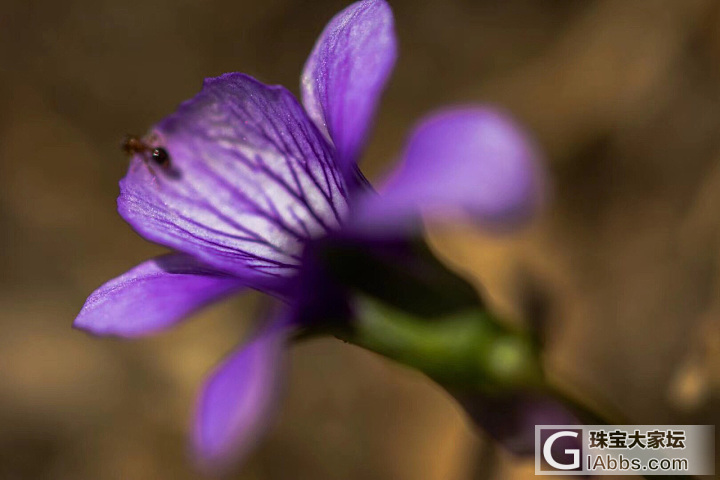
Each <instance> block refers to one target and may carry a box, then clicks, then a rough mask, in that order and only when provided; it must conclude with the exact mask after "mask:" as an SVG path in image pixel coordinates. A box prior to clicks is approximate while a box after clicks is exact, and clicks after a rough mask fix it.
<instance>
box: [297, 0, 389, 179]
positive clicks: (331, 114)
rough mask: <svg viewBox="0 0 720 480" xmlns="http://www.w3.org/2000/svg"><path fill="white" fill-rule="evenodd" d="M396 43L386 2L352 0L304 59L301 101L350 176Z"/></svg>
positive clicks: (378, 0)
mask: <svg viewBox="0 0 720 480" xmlns="http://www.w3.org/2000/svg"><path fill="white" fill-rule="evenodd" d="M396 43H397V42H396V39H395V29H394V21H393V15H392V11H391V10H390V7H389V6H388V4H387V3H386V2H385V1H384V0H366V1H362V2H356V3H353V4H352V5H350V6H349V7H347V8H346V9H345V10H343V11H342V12H340V13H339V14H337V15H336V16H335V17H334V18H333V19H332V20H331V21H330V23H328V25H327V26H326V27H325V30H324V31H323V33H322V35H320V38H319V39H318V41H317V43H316V44H315V48H314V49H313V51H312V53H311V54H310V57H309V58H308V60H307V63H306V64H305V69H304V70H303V75H302V83H301V89H302V98H303V104H304V105H305V108H306V109H307V111H308V113H309V114H310V117H311V118H312V119H313V120H314V121H315V123H316V124H317V125H318V126H319V127H320V128H321V129H322V130H324V131H325V132H326V133H328V134H329V136H330V138H331V139H332V141H333V142H334V144H335V148H336V149H337V152H338V161H339V162H340V168H341V170H342V171H343V173H344V174H345V175H346V176H348V177H350V176H351V173H352V168H353V167H354V164H355V162H356V161H357V158H358V156H359V155H360V153H361V150H362V148H363V145H364V143H365V140H366V137H367V134H368V129H369V127H370V125H371V124H372V120H373V116H374V114H375V109H376V107H377V104H378V101H379V100H380V95H381V94H382V92H383V90H384V88H385V83H386V81H387V79H388V77H389V76H390V72H391V71H392V69H393V66H394V65H395V58H396V56H397V45H396Z"/></svg>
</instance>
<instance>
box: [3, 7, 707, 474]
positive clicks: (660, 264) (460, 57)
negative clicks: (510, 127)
mask: <svg viewBox="0 0 720 480" xmlns="http://www.w3.org/2000/svg"><path fill="white" fill-rule="evenodd" d="M346 4H347V2H345V1H342V0H315V1H312V2H310V1H305V2H303V1H299V0H297V1H293V0H262V1H252V0H232V1H231V0H212V1H210V0H207V1H197V0H196V1H192V0H179V1H177V0H176V1H171V0H144V1H140V0H128V1H123V2H121V1H113V0H100V1H97V0H95V1H91V0H68V1H66V2H55V1H51V0H35V1H25V0H9V1H8V0H5V1H4V2H3V8H2V14H0V19H1V22H0V71H1V72H2V73H1V75H2V76H1V77H0V78H2V81H1V82H0V106H1V107H0V232H1V233H0V272H2V273H1V274H0V479H2V480H5V479H53V480H61V479H73V480H83V479H88V480H91V479H92V480H98V479H100V480H105V479H133V480H144V479H194V478H199V477H198V475H197V474H196V473H194V472H193V471H192V470H191V469H190V466H189V463H188V461H187V457H186V456H185V449H186V437H185V435H186V431H187V426H188V424H189V413H190V410H191V406H192V402H193V398H194V392H195V389H196V387H197V386H198V384H199V381H200V379H201V377H202V375H203V374H204V372H206V371H207V370H208V369H209V368H210V367H211V366H212V365H213V364H214V363H215V362H216V361H217V360H218V359H219V357H220V356H221V355H222V354H223V353H224V352H226V351H228V350H229V349H230V348H231V346H232V345H233V344H234V343H235V342H236V341H237V340H238V339H239V338H241V336H242V329H243V328H244V325H246V324H247V321H248V320H249V319H250V318H251V317H252V313H253V308H254V305H255V303H256V299H254V298H252V296H250V297H246V298H242V299H239V300H237V301H230V302H227V303H225V304H223V305H221V306H218V307H216V308H212V309H210V310H208V311H207V312H204V313H203V314H202V315H198V318H195V319H193V320H192V321H190V322H188V323H186V324H184V325H183V326H182V327H181V328H178V329H177V330H175V331H173V332H171V333H169V334H167V335H163V336H160V337H157V338H152V339H147V340H142V341H136V342H119V341H112V340H97V339H92V338H90V337H88V336H86V335H85V334H83V333H81V332H78V331H74V330H72V329H71V328H70V326H71V322H72V320H73V318H74V316H75V314H76V313H77V311H78V310H79V309H80V307H81V306H82V304H83V302H84V300H85V297H86V296H87V294H89V293H90V292H91V291H92V290H93V289H94V288H96V287H97V286H98V285H100V284H101V283H103V282H104V281H105V280H107V279H109V278H111V277H113V276H115V275H117V274H120V273H122V272H124V271H125V270H127V269H128V268H129V267H131V266H133V265H135V264H136V263H139V262H140V261H142V260H144V259H146V258H148V257H149V256H151V255H153V254H155V253H157V252H159V251H160V249H159V248H158V247H155V246H152V245H150V244H149V243H147V242H145V241H143V240H142V239H140V238H139V237H138V236H137V235H135V234H134V233H133V232H132V230H131V229H130V228H129V227H128V226H127V225H125V224H124V223H123V221H122V220H121V219H120V217H119V216H118V215H117V214H116V213H115V197H116V195H117V190H118V189H117V181H118V180H119V179H120V178H121V177H122V176H123V174H124V170H125V168H126V160H125V159H124V157H123V156H122V155H121V153H120V151H119V149H118V142H119V140H120V139H121V138H122V136H123V134H125V133H126V132H143V131H145V129H146V128H147V127H149V126H150V125H151V124H152V123H153V122H155V121H157V120H158V119H160V118H162V117H163V116H164V115H166V114H168V113H170V112H171V111H172V110H173V109H174V108H175V106H176V105H177V104H178V103H179V102H180V101H182V100H184V99H186V98H188V97H190V96H192V95H193V94H194V93H195V92H196V91H197V90H198V89H199V86H200V83H201V81H202V79H203V78H204V77H206V76H214V75H217V74H220V73H223V72H226V71H243V72H247V73H250V74H252V75H254V76H256V77H258V78H260V79H261V80H263V81H265V82H268V83H281V84H284V85H287V86H288V87H289V88H291V90H293V91H295V92H297V85H298V77H299V74H300V70H301V68H302V65H303V62H304V60H305V57H306V55H307V54H308V52H309V51H310V49H311V47H312V45H313V42H314V40H315V38H316V36H317V35H318V34H319V32H320V31H321V29H322V27H323V26H324V24H325V22H326V21H327V20H328V19H329V18H330V17H331V16H332V15H334V14H335V13H336V12H337V11H339V10H340V9H341V8H342V7H343V6H345V5H346ZM391 4H392V6H393V8H394V11H395V15H396V22H397V31H398V35H399V37H400V47H401V56H400V59H399V62H398V65H397V68H396V72H395V75H394V77H393V79H392V82H391V84H390V87H389V89H388V91H387V93H386V96H385V99H384V101H383V104H382V109H381V112H380V115H379V118H378V122H377V128H376V130H375V135H374V138H373V143H372V145H371V147H370V149H369V152H368V155H367V156H366V162H365V166H366V171H367V172H368V174H369V176H370V177H371V178H377V177H378V176H379V175H381V174H382V172H384V171H386V170H387V169H388V168H389V166H390V165H391V160H392V158H393V157H394V155H395V154H396V153H397V152H398V151H399V149H400V148H401V146H402V141H403V138H404V133H405V132H406V130H407V129H408V128H409V127H410V126H411V125H412V123H413V121H414V120H415V119H417V118H418V117H419V116H420V115H422V114H423V113H425V112H427V111H429V110H430V109H432V108H434V107H437V106H439V105H442V104H445V103H449V102H450V103H453V102H469V101H491V102H496V103H499V104H501V105H504V106H506V107H507V108H509V109H510V110H511V111H513V112H514V113H515V114H516V115H517V116H518V117H519V118H521V119H522V120H524V121H525V122H526V123H527V124H528V125H529V127H530V128H531V129H532V131H533V132H534V133H535V134H536V136H537V138H538V139H539V141H540V143H541V144H542V145H543V147H544V148H545V149H546V152H547V161H548V165H549V168H550V170H551V178H552V184H553V185H552V187H553V189H552V195H551V202H550V203H549V205H548V208H547V210H546V212H545V213H544V215H543V216H542V218H540V219H538V221H537V222H535V224H533V225H532V226H531V227H530V228H528V229H526V230H524V231H522V232H519V233H515V234H512V235H506V236H503V237H498V236H489V235H486V234H483V233H482V232H477V231H471V230H468V229H458V230H457V231H453V232H434V233H433V236H432V237H433V242H434V245H435V246H436V247H437V248H438V250H439V251H440V252H442V253H443V254H444V255H445V256H446V258H447V259H448V261H449V262H451V263H452V264H454V265H458V266H462V268H463V269H464V270H465V271H467V272H468V273H469V274H470V275H472V276H473V277H474V278H477V279H478V280H479V281H480V282H482V283H483V284H484V286H485V288H486V289H487V291H488V293H489V295H490V298H491V299H492V300H493V301H494V302H495V304H496V306H497V308H499V309H501V310H502V311H504V312H507V313H508V315H509V316H514V317H518V318H521V317H522V316H523V315H526V314H527V313H528V311H529V310H533V311H536V312H540V313H542V315H543V316H545V317H546V318H547V329H548V334H547V335H548V354H547V363H548V368H549V369H550V371H551V373H552V374H553V375H554V376H555V377H557V378H558V381H560V382H561V383H563V384H566V385H568V386H571V388H575V389H576V391H578V392H583V393H584V394H585V395H588V396H591V397H592V396H595V395H597V396H598V397H599V398H604V399H607V400H610V401H611V402H612V403H613V404H614V405H615V406H617V407H618V408H619V409H620V410H621V411H622V412H623V413H624V414H625V415H627V417H628V418H630V419H632V421H633V422H634V423H702V424H715V423H718V417H719V416H720V414H719V411H720V409H719V408H718V393H719V391H720V325H719V323H718V319H719V317H720V294H719V293H720V279H719V278H718V272H719V271H720V255H719V254H720V235H719V234H720V228H719V227H720V215H719V214H720V135H719V132H720V4H719V3H717V2H713V1H711V0H706V1H702V0H697V1H696V0H672V1H671V0H667V1H666V0H645V1H641V0H636V1H632V2H628V1H625V0H606V1H575V0H558V1H540V0H536V1H530V0H506V1H502V2H499V1H490V0H485V1H471V0H452V1H449V0H424V1H422V2H419V1H417V0H391ZM292 357H293V358H292V360H293V371H292V377H291V383H290V387H289V391H288V398H287V401H286V403H285V405H284V408H283V412H282V415H281V418H280V419H279V422H278V423H277V426H276V427H275V429H274V430H273V431H272V433H271V435H270V436H269V437H268V438H267V440H266V441H265V442H264V444H263V446H262V448H261V449H260V450H259V451H257V453H256V454H255V455H253V456H252V458H251V459H250V460H249V461H248V463H247V464H246V465H245V468H244V469H243V470H242V471H241V472H239V473H238V474H237V475H235V476H232V477H229V478H239V479H290V478H291V479H408V480H410V479H413V480H418V479H455V478H457V479H481V478H485V479H487V478H502V479H504V478H512V479H514V478H527V477H529V476H531V472H532V465H531V462H529V461H528V462H517V461H515V460H514V459H512V458H511V457H509V456H508V455H506V454H504V453H503V452H494V451H492V448H491V447H489V446H488V444H487V443H486V442H485V441H484V437H483V435H482V434H481V433H480V434H479V433H477V432H475V431H474V429H473V428H472V426H471V425H470V424H469V423H468V422H467V420H466V418H465V417H464V415H463V413H462V412H461V411H460V410H459V408H458V407H457V406H456V405H455V404H454V403H453V402H452V401H451V399H450V398H449V397H448V396H447V395H446V394H445V393H443V392H442V391H441V390H439V389H438V388H437V387H435V386H434V385H433V384H431V383H430V382H429V381H428V380H426V379H425V378H424V377H422V376H421V375H419V374H416V373H414V372H411V371H407V370H405V369H403V368H401V367H398V366H396V365H392V364H390V363H389V362H386V361H383V360H382V359H380V358H377V357H375V356H373V355H371V354H369V353H367V352H364V351H360V350H358V349H355V348H353V347H349V346H347V345H344V344H342V343H340V342H338V341H335V340H331V339H328V340H321V341H313V342H310V343H307V344H303V345H299V346H297V347H295V348H294V349H293V351H292Z"/></svg>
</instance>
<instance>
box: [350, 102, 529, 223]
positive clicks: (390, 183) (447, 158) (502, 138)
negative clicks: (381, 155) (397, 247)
mask: <svg viewBox="0 0 720 480" xmlns="http://www.w3.org/2000/svg"><path fill="white" fill-rule="evenodd" d="M542 187H543V181H542V175H541V174H540V168H539V165H538V154H537V151H536V149H535V147H534V145H533V143H532V142H531V140H530V139H529V138H528V136H527V135H525V134H524V133H523V131H522V130H521V129H520V128H519V126H518V125H517V124H515V122H514V121H513V120H512V119H511V118H510V117H508V116H507V115H505V114H503V113H500V112H498V111H496V110H492V109H490V108H484V107H474V108H460V109H452V110H446V111H442V112H439V113H435V114H433V115H431V116H430V117H429V118H427V119H425V120H424V121H422V122H421V123H420V125H419V126H418V127H417V128H416V129H415V131H414V132H413V133H412V135H411V136H410V140H409V142H408V145H407V147H406V149H405V153H404V155H403V158H402V161H401V163H400V165H398V167H397V168H396V170H395V171H394V172H393V173H392V174H391V175H390V177H389V179H388V180H387V181H386V182H385V183H384V184H383V185H382V186H381V188H380V195H379V196H378V195H371V194H367V195H366V198H365V199H364V200H363V201H362V202H360V203H361V204H360V206H359V215H358V216H359V218H358V222H360V224H361V225H363V226H365V227H369V228H370V229H375V230H385V231H390V232H394V231H400V230H403V229H408V228H414V227H416V226H417V225H419V223H417V220H418V213H419V212H420V211H422V213H423V214H425V216H427V217H429V219H431V220H434V221H456V220H458V219H459V218H462V217H464V216H468V215H469V216H470V218H471V219H473V220H475V221H477V222H478V223H480V224H483V225H485V226H503V225H507V224H513V223H516V222H518V221H520V220H523V219H525V218H526V217H528V216H529V215H530V214H532V213H533V212H534V211H535V209H536V207H537V206H538V204H539V202H540V200H541V196H542Z"/></svg>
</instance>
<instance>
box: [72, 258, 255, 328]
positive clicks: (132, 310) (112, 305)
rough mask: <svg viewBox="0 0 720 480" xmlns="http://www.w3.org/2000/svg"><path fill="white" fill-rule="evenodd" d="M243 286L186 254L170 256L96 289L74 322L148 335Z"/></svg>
mask: <svg viewBox="0 0 720 480" xmlns="http://www.w3.org/2000/svg"><path fill="white" fill-rule="evenodd" d="M243 287H244V282H243V281H242V280H240V279H239V278H236V277H230V276H227V275H224V274H220V273H217V272H215V271H214V270H211V269H208V268H207V267H203V266H202V265H201V264H199V263H198V262H197V261H196V260H194V259H193V258H191V257H189V256H187V255H182V254H174V255H165V256H162V257H157V258H155V259H152V260H148V261H147V262H144V263H141V264H140V265H138V266H137V267H135V268H133V269H132V270H130V271H129V272H127V273H125V274H123V275H121V276H119V277H117V278H115V279H113V280H110V281H109V282H107V283H106V284H105V285H103V286H102V287H100V288H98V289H97V290H95V292H93V293H92V295H90V296H89V297H88V299H87V301H86V302H85V305H84V306H83V308H82V310H81V311H80V313H79V314H78V316H77V318H76V319H75V323H74V326H75V327H76V328H80V329H82V330H86V331H88V332H90V333H93V334H96V335H117V336H121V337H138V336H142V335H149V334H152V333H156V332H159V331H161V330H165V329H167V328H169V327H172V326H173V325H175V324H176V323H178V322H180V321H181V320H183V319H184V318H186V317H187V316H188V315H190V314H191V313H193V312H194V311H195V310H197V309H199V308H201V307H204V306H205V305H207V304H209V303H211V302H214V301H216V300H219V299H220V298H222V297H225V296H227V295H230V294H233V293H237V292H239V291H241V290H242V289H243Z"/></svg>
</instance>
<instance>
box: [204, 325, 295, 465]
mask: <svg viewBox="0 0 720 480" xmlns="http://www.w3.org/2000/svg"><path fill="white" fill-rule="evenodd" d="M287 335H288V329H287V327H286V324H283V323H281V322H274V323H273V324H271V325H269V326H267V327H266V329H265V330H263V331H262V332H260V334H258V336H257V337H256V338H255V339H253V340H252V341H250V343H248V344H246V345H243V346H242V347H241V348H239V349H238V350H236V351H235V352H234V353H232V354H231V355H230V356H229V357H228V358H226V359H225V360H224V361H223V363H222V364H221V365H220V366H219V367H218V368H217V369H216V370H215V371H214V372H213V373H212V374H211V375H210V377H209V378H208V379H207V381H206V382H205V385H204V386H203V388H202V390H201V393H200V397H199V400H198V406H197V409H196V415H195V425H194V432H193V447H194V450H195V453H196V454H197V455H198V460H199V462H200V464H201V466H204V467H205V468H207V469H211V470H214V469H222V468H225V467H227V466H229V464H230V463H235V462H238V461H240V460H242V459H243V458H244V457H245V456H246V455H247V454H248V453H249V452H250V451H251V450H252V449H253V448H254V447H255V446H256V445H257V444H258V442H259V440H260V438H261V437H262V435H263V434H264V433H265V431H266V430H267V428H268V427H269V424H270V420H271V418H272V416H273V414H274V413H275V410H276V409H277V405H278V397H279V391H280V389H281V384H282V380H283V378H284V370H285V369H284V366H285V357H284V351H285V341H286V339H287Z"/></svg>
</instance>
